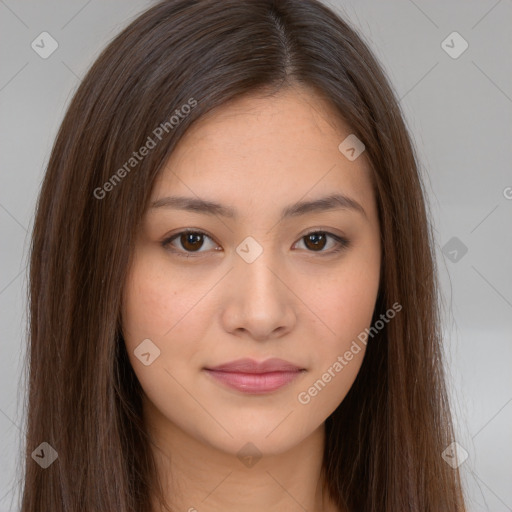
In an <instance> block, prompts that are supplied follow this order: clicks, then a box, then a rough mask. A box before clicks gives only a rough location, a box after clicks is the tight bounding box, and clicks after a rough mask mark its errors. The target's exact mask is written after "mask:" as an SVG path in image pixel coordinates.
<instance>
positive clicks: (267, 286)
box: [235, 236, 282, 301]
mask: <svg viewBox="0 0 512 512" xmlns="http://www.w3.org/2000/svg"><path fill="white" fill-rule="evenodd" d="M269 239H270V238H268V239H267V242H268V240H269ZM236 252H237V255H238V256H239V258H238V261H237V262H236V264H235V267H236V272H235V274H236V277H235V279H236V280H237V283H238V282H240V283H242V284H244V285H245V286H244V287H249V290H252V292H251V293H250V295H253V299H254V296H259V295H260V294H261V293H262V294H263V295H264V297H263V298H264V299H265V300H266V301H268V300H270V299H271V298H272V297H271V296H269V293H270V295H272V296H273V295H280V293H281V291H280V290H279V288H280V287H281V286H282V283H280V279H278V277H277V276H276V273H278V271H277V269H278V268H281V266H280V264H279V263H278V261H277V258H275V257H274V253H273V248H272V247H271V244H270V243H266V244H265V247H264V246H263V241H262V242H259V241H258V240H256V238H254V237H252V236H248V237H246V238H245V239H244V240H243V241H242V242H241V243H240V244H239V245H238V247H237V249H236Z"/></svg>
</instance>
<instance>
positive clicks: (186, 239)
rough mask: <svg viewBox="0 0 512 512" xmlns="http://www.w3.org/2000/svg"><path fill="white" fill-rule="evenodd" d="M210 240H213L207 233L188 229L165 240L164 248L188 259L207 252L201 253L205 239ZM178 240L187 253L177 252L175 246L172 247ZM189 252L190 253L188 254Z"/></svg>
mask: <svg viewBox="0 0 512 512" xmlns="http://www.w3.org/2000/svg"><path fill="white" fill-rule="evenodd" d="M204 238H208V239H209V240H212V239H211V237H209V236H208V235H207V234H206V233H204V232H203V231H198V230H195V231H194V230H191V229H187V230H185V231H180V232H179V233H176V234H175V235H173V236H171V237H169V238H167V239H165V240H164V241H163V242H162V246H163V247H164V248H166V249H169V250H170V251H171V252H173V253H176V254H177V255H178V256H185V257H188V256H189V254H192V253H196V252H205V251H199V250H198V249H200V248H201V247H202V246H203V243H204V242H203V241H202V240H203V239H204ZM175 240H177V241H178V242H179V243H180V244H181V247H182V248H183V249H185V252H183V251H180V250H175V249H174V247H175V246H172V248H171V247H169V246H171V245H172V242H174V241H175ZM217 250H218V249H217ZM187 252H188V253H187Z"/></svg>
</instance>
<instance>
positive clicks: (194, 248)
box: [161, 229, 350, 258]
mask: <svg viewBox="0 0 512 512" xmlns="http://www.w3.org/2000/svg"><path fill="white" fill-rule="evenodd" d="M205 238H207V239H209V240H211V241H212V242H213V240H212V238H211V237H210V236H209V235H207V234H206V233H204V232H203V231H200V230H192V229H187V230H184V231H180V232H179V233H176V234H175V235H172V236H171V237H169V238H166V239H165V240H164V241H163V242H162V243H161V245H162V247H164V248H165V249H167V250H169V251H171V252H172V253H174V254H176V255H178V256H184V257H187V258H188V257H189V256H191V255H193V254H194V253H201V252H207V251H200V250H199V249H201V248H202V247H203V244H204V239H205ZM329 238H330V239H331V240H333V241H334V242H333V246H334V248H331V250H327V251H325V250H323V249H325V246H326V244H327V242H326V241H327V240H328V239H329ZM175 241H177V242H178V243H179V244H180V245H181V249H179V248H178V249H177V248H176V246H175V245H173V242H175ZM302 241H304V244H305V246H306V248H307V249H313V250H308V252H318V253H321V254H325V255H329V254H334V253H339V252H341V251H342V250H344V249H346V248H348V247H349V245H350V242H349V240H347V239H346V238H343V237H340V236H338V235H335V234H333V233H329V232H327V231H310V232H309V233H307V234H305V235H303V236H302V237H301V239H300V241H299V242H296V244H297V243H300V242H302ZM296 244H294V245H296ZM214 247H218V246H215V244H214ZM214 250H215V251H219V250H222V249H218V248H214Z"/></svg>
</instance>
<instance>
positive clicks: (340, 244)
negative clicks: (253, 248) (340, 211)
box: [161, 229, 350, 258]
mask: <svg viewBox="0 0 512 512" xmlns="http://www.w3.org/2000/svg"><path fill="white" fill-rule="evenodd" d="M189 233H192V234H194V235H202V236H205V237H207V238H209V239H210V240H213V239H212V237H211V236H209V235H208V234H207V233H205V232H204V231H201V230H199V229H185V230H183V231H180V232H179V233H175V234H174V235H172V236H170V237H168V238H166V239H165V240H163V241H162V242H161V245H162V247H163V248H164V249H166V250H168V251H169V252H172V253H173V254H176V255H177V256H180V257H183V258H190V257H193V258H195V257H197V255H200V254H201V253H204V252H207V251H191V252H183V251H181V250H176V249H175V248H172V249H171V248H170V246H169V244H170V243H171V242H173V241H174V240H175V239H176V238H178V237H180V236H181V235H184V234H189ZM313 234H324V235H327V236H328V237H331V238H333V239H334V240H335V241H336V243H337V246H336V247H335V248H334V249H331V250H330V251H309V250H307V252H310V253H312V254H315V253H318V254H320V255H321V256H329V255H333V254H338V253H340V252H342V251H344V250H345V249H347V248H348V247H349V246H350V241H349V240H347V239H346V238H343V237H340V236H338V235H335V234H334V233H330V232H329V231H321V230H313V231H310V232H309V233H306V234H305V235H302V236H301V237H300V240H302V239H303V238H305V237H307V236H310V235H313ZM300 240H299V241H300Z"/></svg>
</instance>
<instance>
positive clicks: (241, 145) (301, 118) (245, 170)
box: [153, 88, 372, 203]
mask: <svg viewBox="0 0 512 512" xmlns="http://www.w3.org/2000/svg"><path fill="white" fill-rule="evenodd" d="M350 134H351V130H350V127H349V126H348V125H346V124H345V123H344V121H343V120H342V119H341V118H340V116H339V115H337V113H336V112H335V111H334V109H333V108H332V106H331V105H330V104H329V103H328V102H327V101H325V100H323V99H322V98H321V97H320V96H318V95H317V94H315V93H314V91H312V90H310V89H305V88H300V89H297V88H289V89H286V90H282V91H280V92H279V93H277V94H275V95H273V96H262V95H254V94H253V95H247V96H244V97H241V98H237V99H235V100H233V101H231V102H229V103H226V104H224V105H222V106H221V107H219V108H217V109H215V110H213V111H210V112H209V113H207V114H206V115H205V116H203V117H202V118H201V119H199V120H198V121H197V122H196V123H195V124H193V125H192V126H191V127H190V128H189V129H188V130H187V132H186V134H185V135H184V136H183V138H182V139H181V140H180V141H179V143H178V144H177V146H176V148H175V149H174V151H173V153H172V155H171V156H170V158H169V160H168V162H167V163H166V165H165V167H164V169H163V170H162V172H161V173H160V175H159V177H158V179H157V182H156V183H155V191H154V194H153V199H155V198H156V197H159V196H162V194H164V193H166V192H171V191H172V192H179V193H182V194H187V195H195V196H198V197H202V198H203V197H215V198H219V199H220V198H223V199H224V200H225V201H222V202H226V201H227V202H230V203H232V202H234V201H235V202H236V201H237V200H242V201H243V199H244V197H245V198H251V199H258V198H259V199H260V200H261V201H264V202H265V201H266V202H276V203H277V202H279V203H281V202H286V201H285V199H286V197H287V196H288V197H289V198H293V199H295V200H297V199H298V198H301V197H303V196H311V197H313V196H318V195H326V194H328V193H333V192H341V193H344V194H346V195H349V196H351V197H353V198H354V199H356V200H358V201H359V202H361V203H364V202H365V197H366V201H368V198H369V194H370V195H371V193H372V190H371V189H372V186H371V175H370V169H369V166H368V164H367V161H366V159H365V155H364V153H363V154H362V155H361V156H360V157H359V158H357V159H356V160H354V161H349V160H348V159H347V158H346V157H345V156H344V155H343V154H342V153H341V152H340V151H339V149H338V146H339V144H340V143H341V142H342V141H343V140H344V139H345V138H346V137H347V136H349V135H350Z"/></svg>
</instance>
